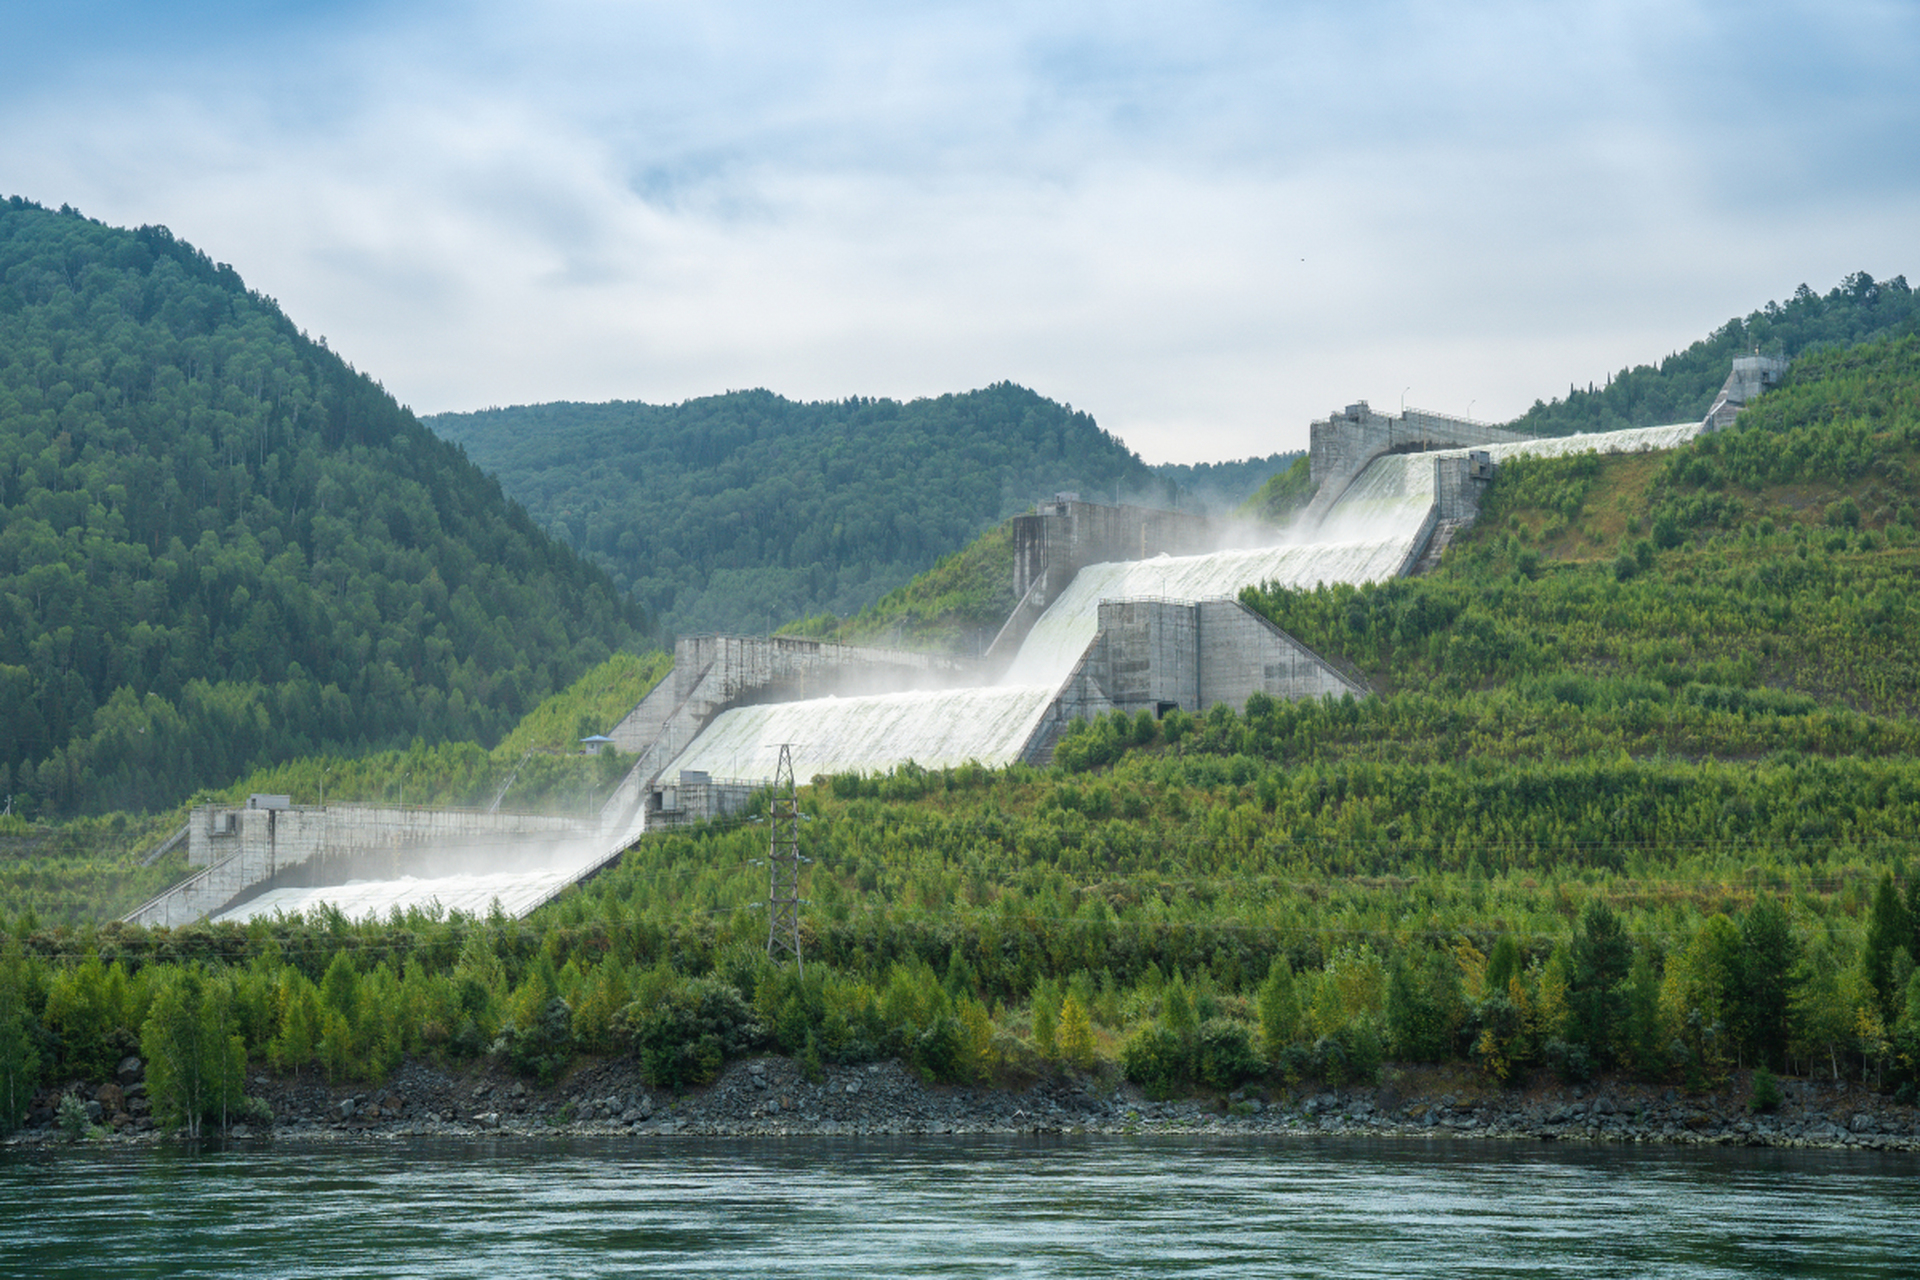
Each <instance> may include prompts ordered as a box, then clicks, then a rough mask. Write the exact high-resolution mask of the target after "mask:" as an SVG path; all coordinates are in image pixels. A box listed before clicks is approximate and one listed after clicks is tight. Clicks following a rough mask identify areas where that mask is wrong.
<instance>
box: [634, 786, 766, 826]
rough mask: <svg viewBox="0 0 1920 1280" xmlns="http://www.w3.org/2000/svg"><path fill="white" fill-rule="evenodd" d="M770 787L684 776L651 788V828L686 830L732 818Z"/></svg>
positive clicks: (649, 813) (649, 820)
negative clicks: (698, 823)
mask: <svg viewBox="0 0 1920 1280" xmlns="http://www.w3.org/2000/svg"><path fill="white" fill-rule="evenodd" d="M766 786H767V784H766V783H765V782H752V781H740V780H738V779H732V778H706V779H704V780H695V779H692V778H689V777H687V776H685V775H682V776H681V778H680V779H679V780H678V781H676V782H671V783H665V784H656V785H655V786H654V787H652V788H650V791H649V795H648V800H647V827H648V828H649V829H650V830H658V829H661V828H668V827H684V826H691V825H692V824H694V823H696V822H709V821H711V820H713V819H715V818H726V817H731V816H733V815H734V814H737V813H740V812H741V811H743V810H744V809H745V808H746V807H747V801H748V800H750V799H752V797H753V795H754V793H755V792H758V791H762V790H764V789H765V788H766Z"/></svg>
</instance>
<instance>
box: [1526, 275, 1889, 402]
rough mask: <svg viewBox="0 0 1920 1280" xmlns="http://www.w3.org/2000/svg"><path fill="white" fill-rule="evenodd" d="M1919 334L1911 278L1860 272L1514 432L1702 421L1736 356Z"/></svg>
mask: <svg viewBox="0 0 1920 1280" xmlns="http://www.w3.org/2000/svg"><path fill="white" fill-rule="evenodd" d="M1916 327H1920V301H1917V300H1916V299H1915V297H1914V292H1913V290H1912V289H1911V288H1910V287H1909V286H1908V284H1907V278H1906V277H1905V276H1895V277H1894V278H1893V279H1891V280H1887V281H1878V280H1875V279H1874V278H1873V277H1872V276H1870V275H1868V274H1867V273H1866V272H1864V271H1857V272H1855V273H1854V274H1852V275H1850V276H1848V277H1847V278H1846V279H1845V280H1842V281H1841V282H1840V283H1839V284H1838V285H1836V286H1835V287H1834V288H1833V289H1831V290H1830V291H1828V292H1827V293H1826V294H1825V295H1822V294H1817V293H1815V292H1813V290H1811V289H1809V288H1807V286H1806V285H1804V284H1803V285H1801V286H1800V287H1799V288H1798V289H1797V290H1795V291H1794V294H1793V296H1792V297H1791V298H1789V299H1788V300H1787V301H1786V302H1784V303H1780V302H1769V303H1768V304H1767V305H1766V306H1764V307H1762V308H1760V309H1759V310H1758V311H1755V312H1754V313H1753V314H1752V315H1749V316H1747V317H1746V318H1745V319H1741V318H1740V317H1738V316H1736V317H1735V318H1733V319H1731V320H1729V321H1727V322H1726V323H1725V324H1723V325H1721V326H1720V327H1719V328H1718V329H1716V330H1714V331H1713V333H1712V334H1710V335H1708V336H1707V337H1705V338H1702V339H1701V340H1700V341H1698V342H1696V343H1694V344H1693V345H1692V346H1690V347H1688V348H1687V349H1686V350H1685V351H1680V352H1676V353H1674V354H1673V355H1670V356H1668V357H1667V358H1666V359H1664V360H1662V361H1660V362H1659V363H1658V364H1643V365H1636V366H1635V367H1634V368H1631V369H1622V370H1621V371H1620V372H1619V373H1615V374H1609V375H1608V376H1607V378H1606V379H1605V381H1604V382H1603V383H1601V384H1600V385H1597V386H1596V385H1591V384H1590V385H1588V386H1586V387H1584V388H1581V387H1569V388H1567V396H1566V399H1564V400H1562V399H1559V398H1557V397H1556V398H1555V399H1553V400H1551V401H1541V400H1536V401H1534V402H1533V407H1532V408H1531V409H1529V410H1527V412H1526V413H1524V414H1522V415H1521V416H1520V417H1518V418H1516V419H1515V420H1514V421H1513V422H1512V423H1511V424H1510V425H1511V426H1512V427H1513V428H1514V429H1515V430H1518V431H1525V432H1529V433H1531V434H1534V435H1543V436H1560V435H1572V434H1573V433H1575V432H1580V431H1617V430H1620V429H1621V428H1624V427H1652V426H1660V425H1663V424H1665V423H1670V422H1698V421H1699V420H1700V419H1702V418H1704V417H1706V416H1707V410H1708V409H1710V408H1712V407H1713V398H1714V396H1715V395H1716V394H1717V393H1718V392H1719V390H1720V387H1721V384H1722V383H1724V382H1725V381H1726V380H1727V370H1728V369H1730V368H1731V367H1732V364H1733V358H1734V357H1735V356H1743V355H1747V354H1750V353H1751V352H1754V351H1756V350H1757V351H1759V353H1760V354H1762V355H1770V356H1784V357H1786V358H1787V359H1794V358H1796V357H1798V356H1800V355H1802V354H1804V353H1807V352H1811V351H1817V350H1820V349H1822V348H1827V347H1845V346H1851V345H1853V344H1854V343H1857V342H1870V341H1873V340H1875V339H1879V338H1889V337H1897V336H1898V335H1900V334H1903V333H1912V332H1914V330H1915V328H1916Z"/></svg>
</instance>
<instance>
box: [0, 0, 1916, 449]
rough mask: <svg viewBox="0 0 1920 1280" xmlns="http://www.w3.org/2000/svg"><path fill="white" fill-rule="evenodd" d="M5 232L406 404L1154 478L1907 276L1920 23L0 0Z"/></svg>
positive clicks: (1030, 7)
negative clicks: (25, 208) (53, 217)
mask: <svg viewBox="0 0 1920 1280" xmlns="http://www.w3.org/2000/svg"><path fill="white" fill-rule="evenodd" d="M0 30H5V31H6V32H7V37H6V40H5V41H4V43H3V44H0V195H21V196H25V197H28V198H30V199H33V200H37V201H39V202H40V203H42V204H45V205H48V206H50V207H58V206H59V205H61V204H71V205H73V206H74V207H76V208H78V209H80V210H81V211H82V212H84V213H86V214H88V215H90V216H92V217H95V218H98V219H100V220H102V221H104V222H107V223H110V224H114V225H122V226H137V225H141V224H144V223H159V224H164V225H166V226H168V227H170V228H172V230H173V231H174V233H175V234H176V235H178V236H180V237H181V238H183V239H185V240H188V241H190V242H192V243H193V244H195V245H196V246H198V247H199V248H201V249H203V250H205V251H206V252H207V253H208V254H209V255H211V256H212V257H213V258H215V259H216V260H218V261H222V262H228V263H231V264H233V266H234V267H235V268H237V269H238V270H239V272H240V273H241V275H242V276H243V277H244V278H245V279H246V280H247V282H248V284H249V285H251V286H252V287H253V288H255V289H258V290H260V291H261V292H263V293H266V294H268V295H270V296H272V297H274V298H276V299H277V300H278V301H279V302H280V304H281V305H282V306H283V307H284V308H285V309H286V311H287V312H288V314H289V315H290V316H292V317H293V319H294V320H295V322H296V323H298V324H300V325H301V326H302V327H303V328H305V329H306V330H307V331H308V332H309V333H312V334H314V335H316V336H318V335H325V336H326V337H327V339H328V343H329V345H330V346H332V347H333V349H334V350H336V351H338V352H340V353H342V354H343V355H345V356H346V357H347V358H348V359H350V360H351V361H353V363H354V364H355V365H356V366H357V367H358V368H360V369H362V370H364V371H366V372H368V373H370V374H372V375H373V376H374V377H376V378H378V379H379V380H380V381H381V382H382V383H383V384H384V385H385V386H386V387H387V389H388V390H389V391H391V392H393V393H394V394H395V395H396V396H398V397H399V398H400V399H401V400H402V401H403V402H405V403H407V404H409V405H411V406H412V407H413V408H414V409H415V410H416V411H418V412H421V413H433V412H439V411H443V410H467V409H477V408H484V407H486V406H489V405H507V404H524V403H534V402H539V401H547V400H562V399H565V400H610V399H627V400H645V401H649V402H654V403H668V402H675V401H679V400H683V399H687V398H691V397H695V396H702V395H710V394H716V393H719V392H723V391H727V390H732V389H740V388H749V387H765V388H768V389H770V390H773V391H776V392H779V393H781V394H783V395H786V396H790V397H793V398H796V399H837V398H841V397H845V396H852V395H863V396H892V397H896V398H901V399H909V398H913V397H917V396H927V395H938V394H941V393H944V392H949V391H964V390H968V389H971V388H975V387H980V386H985V385H988V384H991V383H995V382H1000V381H1003V380H1011V381H1014V382H1018V383H1020V384H1022V385H1024V386H1028V387H1031V388H1033V389H1034V390H1036V391H1038V392H1040V393H1041V394H1043V395H1046V396H1050V397H1052V398H1053V399H1056V400H1060V401H1064V402H1067V403H1070V404H1072V405H1073V406H1074V407H1076V408H1079V409H1084V410H1086V411H1088V412H1090V413H1091V414H1093V416H1094V417H1095V418H1096V419H1097V420H1098V421H1099V422H1100V424H1101V425H1102V426H1103V427H1105V428H1107V429H1108V430H1109V431H1111V432H1113V433H1114V434H1115V435H1117V436H1119V437H1120V438H1121V439H1123V440H1125V441H1126V442H1127V443H1128V444H1129V445H1130V446H1131V447H1133V448H1134V449H1136V450H1138V451H1139V452H1140V453H1141V455H1142V456H1143V457H1145V458H1146V459H1147V460H1148V461H1149V462H1162V461H1175V462H1197V461H1218V460H1223V459H1227V458H1237V457H1242V456H1247V455H1252V454H1266V453H1270V452H1273V451H1275V450H1282V449H1295V448H1301V447H1304V445H1305V443H1306V438H1307V427H1308V423H1309V422H1310V421H1311V420H1312V419H1313V418H1315V417H1322V416H1325V415H1326V414H1327V412H1328V411H1329V410H1332V409H1334V408H1335V407H1336V406H1340V405H1344V404H1347V403H1350V402H1352V401H1354V400H1358V399H1367V400H1369V401H1371V403H1372V404H1373V405H1374V406H1375V407H1376V408H1384V409H1386V410H1388V411H1390V412H1397V411H1398V409H1399V408H1400V406H1401V405H1402V404H1405V405H1409V406H1417V407H1421V408H1426V409H1432V410H1438V411H1442V412H1448V413H1454V414H1468V415H1470V416H1472V417H1475V418H1481V419H1486V420H1490V421H1503V420H1506V419H1508V418H1511V417H1513V416H1515V415H1517V414H1519V413H1520V412H1522V411H1523V410H1525V409H1526V407H1527V406H1528V405H1530V404H1531V403H1532V402H1533V401H1534V400H1535V399H1536V398H1547V399H1551V398H1552V397H1554V396H1555V395H1563V394H1565V392H1566V389H1567V388H1568V386H1569V385H1572V384H1579V385H1581V386H1584V385H1586V384H1587V383H1588V382H1590V381H1592V382H1599V381H1602V380H1604V378H1605V377H1606V375H1607V374H1608V372H1610V371H1616V370H1619V369H1621V368H1624V367H1627V366H1629V365H1637V364H1642V363H1647V362H1651V361H1657V360H1659V359H1660V358H1661V357H1663V356H1664V355H1666V354H1667V353H1668V352H1670V351H1674V350H1678V349H1680V348H1683V347H1685V346H1686V345H1687V344H1688V343H1690V342H1692V341H1694V340H1696V339H1698V338H1701V337H1704V336H1706V335H1707V334H1708V333H1709V332H1711V331H1712V330H1713V329H1714V328H1715V327H1717V326H1718V325H1720V324H1722V323H1724V322H1725V321H1726V320H1727V319H1729V318H1731V317H1733V316H1738V315H1745V314H1747V313H1748V312H1750V311H1752V310H1754V309H1755V308H1757V307H1759V306H1760V305H1762V304H1764V303H1765V302H1766V301H1768V300H1769V299H1775V298H1785V297H1786V296H1788V295H1789V294H1791V293H1792V291H1793V289H1794V288H1795V286H1797V285H1799V284H1801V283H1806V284H1809V285H1811V286H1812V287H1813V288H1814V289H1816V290H1817V291H1821V292H1824V291H1825V290H1827V289H1829V288H1831V287H1833V285H1835V284H1836V283H1838V282H1839V280H1840V279H1841V278H1842V277H1844V276H1845V275H1847V274H1849V273H1851V272H1854V271H1858V270H1865V271H1867V272H1869V273H1871V274H1872V275H1874V276H1875V277H1876V278H1881V279H1885V278H1888V277H1891V276H1894V275H1907V276H1909V277H1910V278H1915V279H1920V235H1916V232H1920V143H1916V139H1920V76H1916V75H1915V74H1914V69H1915V68H1916V67H1920V5H1914V4H1912V3H1910V2H1908V0H1899V2H1897V3H1850V2H1848V0H1824V2H1823V3H1804V4H1802V3H1775V2H1772V0H1752V2H1750V3H1739V4H1734V3H1724V4H1723V3H1696V2H1692V0H1660V3H1650V2H1641V0H1615V2H1613V3H1588V2H1585V0H1563V2H1561V3H1555V4H1540V3H1537V2H1534V3H1524V4H1522V3H1470V2H1464V0H1452V2H1449V3H1429V2H1419V0H1409V2H1384V3H1369V2H1367V0H1344V2H1341V3H1319V2H1317V0H1296V2H1293V3H1286V4H1279V3H1232V2H1226V0H1219V2H1216V0H1188V3H1184V4H1182V5H1179V6H1173V5H1165V4H1162V5H1149V4H1140V3H1082V2H1078V0H1057V2H1056V3H1051V4H1033V3H1030V2H1029V3H1020V4H1012V3H1008V4H999V3H941V2H940V0H926V2H925V3H920V4H912V5H905V4H897V3H894V4H878V3H871V4H870V3H857V2H855V3H840V4H795V3H791V0H790V2H789V3H785V4H759V3H745V2H737V0H704V2H703V3H699V4H688V3H684V0H683V2H681V3H674V4H655V3H647V2H645V0H629V2H627V3H617V4H616V3H586V2H576V0H547V2H546V3H542V4H538V5H531V4H515V3H474V4H453V3H432V2H428V3H390V4H374V3H338V4H330V3H320V2H312V3H303V2H299V0H277V2H276V0H255V2H253V3H245V4H241V3H204V4H166V3H140V4H132V3H111V2H108V0H67V2H66V3H63V4H61V5H51V4H47V3H45V2H44V0H34V2H32V3H20V2H19V0H0Z"/></svg>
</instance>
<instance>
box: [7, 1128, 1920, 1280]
mask: <svg viewBox="0 0 1920 1280" xmlns="http://www.w3.org/2000/svg"><path fill="white" fill-rule="evenodd" d="M0 1275H5V1276H32V1277H38V1278H42V1280H50V1278H52V1277H89V1278H91V1277H98V1276H113V1277H127V1276H315V1277H344V1276H380V1277H387V1276H424V1277H453V1276H461V1277H465V1276H502V1277H519V1276H541V1277H545V1276H555V1277H566V1278H568V1280H587V1278H588V1277H600V1276H634V1275H673V1276H688V1277H701V1276H729V1277H735V1276H1233V1277H1248V1276H1327V1277H1342V1278H1343V1280H1354V1278H1358V1277H1373V1276H1380V1277H1425V1276H1435V1277H1439V1276H1445V1277H1474V1276H1501V1277H1508V1276H1609V1277H1611V1276H1619V1277H1642V1276H1684V1277H1721V1276H1849V1277H1851V1276H1887V1277H1894V1276H1899V1277H1912V1276H1916V1275H1920V1161H1916V1159H1915V1158H1914V1157H1912V1156H1884V1157H1882V1156H1874V1155H1868V1154H1861V1153H1819V1152H1749V1151H1730V1150H1710V1151H1688V1150H1671V1151H1669V1150H1655V1151H1648V1150H1647V1149H1645V1148H1640V1149H1609V1148H1585V1149H1582V1148H1572V1147H1521V1146H1509V1145H1506V1144H1491V1143H1489V1144H1484V1145H1483V1144H1479V1143H1472V1144H1469V1143H1461V1142H1448V1143H1435V1144H1424V1143H1418V1142H1361V1141H1355V1142H1343V1141H1339V1140H1332V1141H1329V1140H1313V1141H1309V1142H1299V1143H1290V1142H1285V1141H1264V1142H1241V1141H1217V1142H1216V1141H1208V1140H1206V1139H1198V1138H1187V1139H1148V1138H1142V1139H1137V1140H1134V1139H1124V1138H1098V1139H1096V1138H1088V1139H1075V1138H1062V1139H1054V1140H1041V1139H1033V1140H988V1139H954V1140H940V1139H927V1138H918V1139H913V1140H911V1141H908V1140H900V1141H897V1142H894V1141H887V1140H864V1141H851V1140H849V1141H844V1142H836V1141H833V1140H830V1139H794V1140H790V1141H766V1140H762V1141H738V1142H722V1141H711V1142H707V1141H700V1140H688V1139H675V1140H672V1141H669V1142H662V1143H657V1144H652V1145H648V1146H644V1147H636V1146H635V1145H634V1144H633V1142H632V1141H631V1140H623V1141H619V1142H612V1141H601V1140H584V1139H573V1140H564V1141H562V1140H554V1141H549V1142H528V1141H507V1140H501V1141H498V1142H475V1143H433V1142H426V1141H422V1142H419V1143H417V1144H413V1145H388V1144H381V1145H377V1146H346V1145H343V1146H339V1147H306V1148H292V1147H285V1146H278V1147H268V1148H261V1149H256V1150H231V1151H216V1152H188V1151H183V1150H155V1149H151V1148H147V1149H137V1150H135V1149H123V1150H102V1151H96V1152H88V1151H74V1150H59V1151H32V1150H28V1149H22V1148H13V1149H11V1150H9V1151H7V1152H5V1153H0Z"/></svg>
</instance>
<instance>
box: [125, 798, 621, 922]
mask: <svg viewBox="0 0 1920 1280" xmlns="http://www.w3.org/2000/svg"><path fill="white" fill-rule="evenodd" d="M260 799H262V797H255V800H256V801H257V800H260ZM268 799H271V800H277V801H280V802H281V803H278V804H250V805H249V806H248V807H245V808H231V807H226V806H219V805H201V806H199V807H197V808H195V809H194V810H193V813H192V815H191V817H190V818H189V819H188V822H187V865H189V866H194V867H200V868H202V870H201V871H200V872H199V873H198V874H197V875H194V876H191V877H189V878H187V879H186V880H183V881H181V882H180V883H179V884H176V885H174V886H173V887H172V888H170V889H168V890H167V891H166V892H165V893H162V894H160V895H159V896H158V897H156V898H154V899H153V900H152V901H150V902H148V903H146V904H145V905H144V906H142V907H140V908H139V909H137V910H135V911H133V912H132V913H130V914H129V915H127V916H126V917H125V918H126V921H127V923H129V924H143V925H181V924H191V923H192V922H193V921H195V920H199V919H201V918H203V917H205V916H208V915H212V914H215V913H217V912H219V911H221V910H223V909H225V908H227V907H229V906H232V905H234V904H235V903H236V902H238V901H241V900H243V899H244V898H246V897H248V896H250V895H251V894H253V893H255V892H261V891H264V890H266V889H268V888H270V887H273V886H276V885H281V884H290V883H304V884H330V883H343V882H344V881H346V880H348V879H376V878H399V877H401V876H408V875H411V876H416V877H421V878H425V877H429V876H433V875H445V874H450V873H452V872H455V871H464V870H467V869H469V868H471V867H473V866H475V865H477V864H480V863H484V862H485V861H486V860H487V859H488V857H489V856H490V855H493V854H497V853H499V852H500V851H502V850H505V849H512V848H519V847H523V846H525V845H527V844H529V843H552V842H557V841H566V840H580V839H583V838H586V837H589V836H591V835H592V834H593V833H594V832H595V831H596V830H597V825H596V824H595V823H594V822H591V821H587V820H583V819H579V818H558V817H549V816H544V815H540V814H520V813H481V812H477V811H468V810H459V809H390V808H379V807H375V806H370V805H328V806H326V807H325V808H322V807H320V806H317V805H315V806H295V805H291V804H287V803H285V800H286V798H285V797H284V796H280V797H270V798H268Z"/></svg>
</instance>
